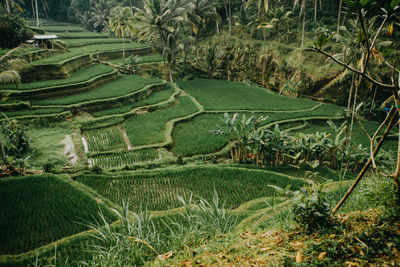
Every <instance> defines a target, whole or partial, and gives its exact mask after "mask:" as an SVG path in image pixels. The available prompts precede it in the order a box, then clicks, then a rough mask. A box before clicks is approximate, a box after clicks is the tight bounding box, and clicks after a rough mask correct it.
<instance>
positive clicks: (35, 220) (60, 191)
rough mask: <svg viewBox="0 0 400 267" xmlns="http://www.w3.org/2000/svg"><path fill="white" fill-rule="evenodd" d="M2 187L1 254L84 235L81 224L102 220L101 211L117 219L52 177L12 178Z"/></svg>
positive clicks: (13, 252) (68, 185) (0, 218)
mask: <svg viewBox="0 0 400 267" xmlns="http://www.w3.org/2000/svg"><path fill="white" fill-rule="evenodd" d="M0 185H1V186H0V193H1V199H2V201H1V202H0V206H1V213H0V226H1V227H0V242H1V244H2V245H1V246H0V254H20V253H22V252H27V251H30V250H34V249H36V248H38V247H41V246H44V245H47V244H49V243H51V242H53V241H56V240H58V239H60V238H63V237H66V236H70V235H73V234H77V233H79V232H82V231H84V230H86V229H87V227H86V226H85V224H82V223H86V224H87V223H91V222H92V223H93V222H95V220H98V219H99V216H98V215H97V211H98V208H99V207H100V208H102V210H103V212H104V214H105V215H106V217H108V218H109V219H114V217H113V215H112V214H111V212H110V211H109V210H108V208H106V207H105V206H104V205H103V204H101V203H96V201H95V200H94V199H93V198H92V197H91V196H89V195H88V194H87V193H85V192H83V191H81V190H78V189H77V188H75V187H74V186H73V185H71V184H70V183H69V182H68V181H65V180H64V179H61V178H59V177H56V176H53V175H43V176H27V177H22V178H9V179H4V180H1V181H0ZM10 203H13V205H10ZM79 222H82V223H79Z"/></svg>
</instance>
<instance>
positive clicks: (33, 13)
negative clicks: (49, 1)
mask: <svg viewBox="0 0 400 267" xmlns="http://www.w3.org/2000/svg"><path fill="white" fill-rule="evenodd" d="M31 4H32V16H33V19H35V16H36V15H35V14H36V12H35V5H34V4H33V0H31Z"/></svg>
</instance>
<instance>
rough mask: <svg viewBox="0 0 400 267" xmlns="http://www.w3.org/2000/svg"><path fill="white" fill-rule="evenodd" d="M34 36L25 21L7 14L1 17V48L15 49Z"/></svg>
mask: <svg viewBox="0 0 400 267" xmlns="http://www.w3.org/2000/svg"><path fill="white" fill-rule="evenodd" d="M31 36H32V32H31V31H30V30H29V29H28V27H27V26H26V25H25V22H24V20H23V19H21V18H20V17H17V16H10V15H6V14H2V15H0V47H2V48H14V47H16V46H18V45H19V44H21V43H22V42H25V41H26V40H28V39H29V38H30V37H31Z"/></svg>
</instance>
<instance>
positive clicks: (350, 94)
mask: <svg viewBox="0 0 400 267" xmlns="http://www.w3.org/2000/svg"><path fill="white" fill-rule="evenodd" d="M354 78H355V74H354V73H353V78H352V79H351V87H350V93H349V100H348V101H347V109H348V110H350V106H351V98H352V96H353V88H354Z"/></svg>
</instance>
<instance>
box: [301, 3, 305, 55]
mask: <svg viewBox="0 0 400 267" xmlns="http://www.w3.org/2000/svg"><path fill="white" fill-rule="evenodd" d="M305 30H306V11H305V10H304V11H303V30H302V33H301V48H304V35H305Z"/></svg>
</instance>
